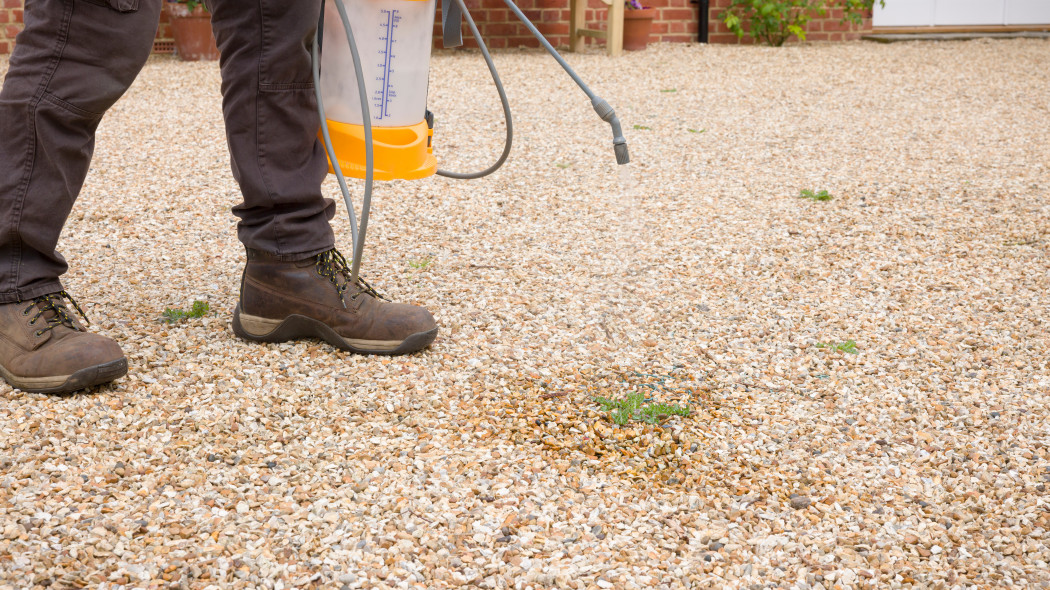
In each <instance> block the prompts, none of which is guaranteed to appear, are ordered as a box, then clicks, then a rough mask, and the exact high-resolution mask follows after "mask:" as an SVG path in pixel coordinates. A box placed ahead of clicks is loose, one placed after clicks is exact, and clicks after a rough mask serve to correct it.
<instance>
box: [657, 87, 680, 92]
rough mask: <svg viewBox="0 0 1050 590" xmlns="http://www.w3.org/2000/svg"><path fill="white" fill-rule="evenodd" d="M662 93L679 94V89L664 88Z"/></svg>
mask: <svg viewBox="0 0 1050 590" xmlns="http://www.w3.org/2000/svg"><path fill="white" fill-rule="evenodd" d="M660 92H678V89H677V88H664V89H662V90H660Z"/></svg>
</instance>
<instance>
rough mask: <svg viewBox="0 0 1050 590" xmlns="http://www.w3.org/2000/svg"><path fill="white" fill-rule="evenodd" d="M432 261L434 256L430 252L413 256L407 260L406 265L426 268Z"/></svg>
mask: <svg viewBox="0 0 1050 590" xmlns="http://www.w3.org/2000/svg"><path fill="white" fill-rule="evenodd" d="M433 262H434V257H433V256H431V255H430V254H427V255H426V256H424V257H422V258H413V259H411V260H409V261H408V265H409V266H411V267H412V268H414V269H416V270H426V269H427V268H429V267H430V265H431V264H432V263H433Z"/></svg>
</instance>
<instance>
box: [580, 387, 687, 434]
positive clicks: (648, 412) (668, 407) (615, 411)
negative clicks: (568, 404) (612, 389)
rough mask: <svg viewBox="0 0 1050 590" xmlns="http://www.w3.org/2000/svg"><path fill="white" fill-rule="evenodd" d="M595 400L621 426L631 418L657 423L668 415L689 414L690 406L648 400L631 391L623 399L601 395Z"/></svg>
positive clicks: (647, 422)
mask: <svg viewBox="0 0 1050 590" xmlns="http://www.w3.org/2000/svg"><path fill="white" fill-rule="evenodd" d="M594 401H595V403H597V404H598V405H600V406H601V407H602V411H603V412H609V418H610V419H611V420H612V421H613V422H614V423H616V424H619V425H620V426H624V425H626V424H628V423H629V422H630V421H631V420H638V421H640V422H645V423H646V424H656V423H657V422H659V421H660V420H662V419H663V418H665V417H667V416H688V415H689V406H679V405H677V404H664V403H654V402H651V401H649V402H647V401H646V399H645V395H643V394H641V393H629V394H627V396H626V397H623V398H621V399H610V398H607V397H600V396H599V397H596V398H594Z"/></svg>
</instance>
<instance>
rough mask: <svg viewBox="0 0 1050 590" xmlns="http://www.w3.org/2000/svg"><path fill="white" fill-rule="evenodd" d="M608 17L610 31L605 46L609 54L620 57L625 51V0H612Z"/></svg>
mask: <svg viewBox="0 0 1050 590" xmlns="http://www.w3.org/2000/svg"><path fill="white" fill-rule="evenodd" d="M611 3H612V4H611V6H609V17H608V33H607V35H606V37H605V46H606V47H607V48H608V49H609V55H611V56H613V57H619V56H620V55H621V54H622V53H623V9H624V6H623V4H624V0H611Z"/></svg>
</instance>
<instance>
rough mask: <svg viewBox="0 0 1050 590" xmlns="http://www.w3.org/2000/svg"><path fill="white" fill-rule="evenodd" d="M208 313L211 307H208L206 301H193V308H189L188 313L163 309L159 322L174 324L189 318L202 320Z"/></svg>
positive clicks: (180, 310)
mask: <svg viewBox="0 0 1050 590" xmlns="http://www.w3.org/2000/svg"><path fill="white" fill-rule="evenodd" d="M209 311H211V306H210V305H208V302H207V301H194V302H193V307H191V308H190V310H189V311H185V310H182V309H171V308H170V307H169V308H167V309H165V310H164V315H163V317H161V321H162V322H167V323H169V324H174V323H175V322H181V321H182V320H188V319H191V318H202V317H204V316H205V315H207V313H208V312H209Z"/></svg>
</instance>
